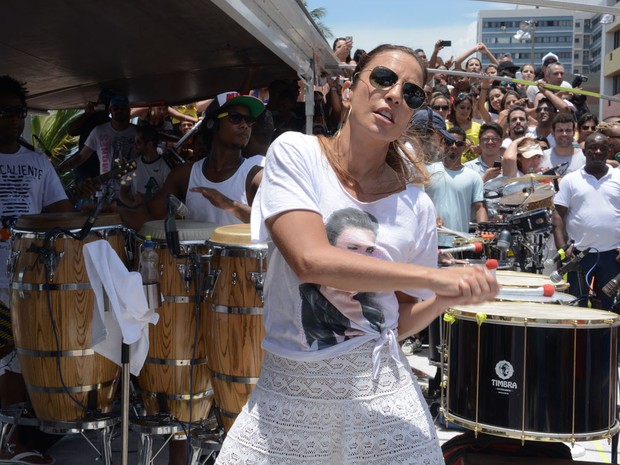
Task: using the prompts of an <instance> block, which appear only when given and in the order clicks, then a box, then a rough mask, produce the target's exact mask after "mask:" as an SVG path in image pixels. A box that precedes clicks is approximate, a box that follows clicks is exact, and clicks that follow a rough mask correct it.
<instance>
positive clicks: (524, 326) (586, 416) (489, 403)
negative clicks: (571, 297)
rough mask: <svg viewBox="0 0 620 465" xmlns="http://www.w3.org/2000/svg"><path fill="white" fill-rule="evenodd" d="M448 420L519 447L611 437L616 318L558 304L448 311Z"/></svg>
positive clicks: (490, 305) (505, 304) (499, 305)
mask: <svg viewBox="0 0 620 465" xmlns="http://www.w3.org/2000/svg"><path fill="white" fill-rule="evenodd" d="M444 322H445V323H447V324H446V325H445V328H446V340H447V345H448V349H447V361H446V362H445V363H443V366H444V367H446V369H447V376H444V379H447V387H446V389H445V391H446V393H447V396H446V403H445V410H444V413H445V417H446V419H447V420H448V421H450V422H453V423H456V424H459V425H461V426H464V427H466V428H468V429H471V430H473V431H475V432H476V433H478V432H484V433H488V434H494V435H498V436H506V437H512V438H515V439H519V440H521V441H525V440H543V441H570V442H574V441H588V440H594V439H600V438H611V437H612V436H613V435H614V434H616V433H617V432H618V430H619V428H620V426H619V424H618V420H617V418H616V396H617V394H616V389H617V387H616V384H617V379H618V372H617V350H618V327H619V326H620V317H618V315H616V314H613V313H610V312H604V311H597V310H589V309H583V308H574V307H567V306H560V305H552V304H536V303H528V304H527V305H524V304H522V303H521V304H519V303H511V302H493V303H488V304H484V305H480V306H460V307H454V308H452V309H450V311H449V314H448V315H447V317H446V318H444Z"/></svg>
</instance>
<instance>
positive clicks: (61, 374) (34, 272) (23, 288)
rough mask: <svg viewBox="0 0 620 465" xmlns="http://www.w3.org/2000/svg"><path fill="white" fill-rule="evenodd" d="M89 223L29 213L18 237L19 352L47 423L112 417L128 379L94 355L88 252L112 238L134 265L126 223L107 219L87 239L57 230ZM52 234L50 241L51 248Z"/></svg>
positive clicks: (15, 320) (14, 313) (15, 312)
mask: <svg viewBox="0 0 620 465" xmlns="http://www.w3.org/2000/svg"><path fill="white" fill-rule="evenodd" d="M86 219H87V215H84V214H80V213H77V212H76V213H57V214H40V215H25V216H22V217H20V218H19V220H18V221H17V224H16V227H15V230H14V235H13V238H12V245H11V247H12V253H11V259H10V270H11V274H12V277H11V318H12V324H13V333H14V336H15V347H16V351H17V355H18V357H19V361H20V364H21V369H22V374H23V376H24V381H25V383H26V387H27V389H28V394H29V396H30V401H31V403H32V407H33V408H34V411H35V413H36V415H37V417H38V418H39V419H40V420H45V421H52V422H61V421H79V420H82V419H83V418H84V416H85V415H86V413H87V411H95V410H97V411H99V412H102V413H108V412H109V411H110V410H111V407H112V400H113V397H114V393H115V390H116V386H117V385H118V381H119V379H120V367H119V366H117V365H116V364H114V363H113V362H111V361H110V360H108V359H107V358H105V357H103V356H101V355H99V354H96V353H95V352H94V351H93V349H92V345H93V344H92V321H93V309H94V293H93V291H92V289H91V286H90V283H89V280H88V275H87V273H86V268H85V265H84V258H83V246H84V244H85V243H88V242H93V241H96V240H101V239H103V240H106V241H108V242H109V243H110V245H111V246H112V248H113V249H114V250H115V251H116V252H117V253H118V255H119V256H120V257H121V260H123V261H126V257H125V235H124V229H123V227H122V226H121V225H122V222H121V219H120V217H119V216H118V215H117V214H104V213H102V214H100V215H99V216H98V217H97V220H96V222H95V224H94V225H93V227H92V229H91V231H90V233H89V235H88V237H87V238H86V239H85V240H84V241H79V240H77V239H74V238H72V237H71V236H70V235H69V234H67V233H63V232H58V233H55V232H54V233H51V230H52V229H54V228H56V227H62V228H64V229H66V230H70V231H71V232H72V233H78V232H79V231H80V229H81V228H82V226H83V225H84V223H85V222H86ZM47 232H50V233H51V234H49V237H50V240H49V241H48V243H47V244H44V242H45V237H46V234H47ZM46 262H47V263H49V264H50V266H49V271H50V272H49V273H48V274H47V278H46V267H45V264H44V263H46ZM48 283H49V291H48V290H47V289H48V286H47V284H48ZM48 298H49V303H48Z"/></svg>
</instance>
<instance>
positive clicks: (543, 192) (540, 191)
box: [499, 184, 555, 205]
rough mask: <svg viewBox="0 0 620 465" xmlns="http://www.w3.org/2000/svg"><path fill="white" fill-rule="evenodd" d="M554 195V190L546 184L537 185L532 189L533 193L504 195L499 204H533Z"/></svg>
mask: <svg viewBox="0 0 620 465" xmlns="http://www.w3.org/2000/svg"><path fill="white" fill-rule="evenodd" d="M554 195H555V190H553V187H551V186H549V185H548V184H539V185H538V186H536V187H535V188H534V191H533V192H531V193H530V191H528V190H526V191H525V192H523V191H522V192H514V193H512V194H508V195H504V196H503V197H502V198H501V199H500V201H499V203H500V204H501V205H521V204H522V203H524V204H528V203H534V202H538V201H540V200H546V199H548V198H550V197H553V196H554Z"/></svg>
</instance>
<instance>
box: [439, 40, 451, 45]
mask: <svg viewBox="0 0 620 465" xmlns="http://www.w3.org/2000/svg"><path fill="white" fill-rule="evenodd" d="M439 45H441V46H442V47H452V41H451V40H442V41H441V42H439Z"/></svg>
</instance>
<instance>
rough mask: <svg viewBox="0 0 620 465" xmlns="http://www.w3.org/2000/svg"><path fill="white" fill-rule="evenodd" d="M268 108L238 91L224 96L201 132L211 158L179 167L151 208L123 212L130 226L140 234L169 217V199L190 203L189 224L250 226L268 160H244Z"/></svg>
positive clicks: (212, 108) (215, 102) (211, 108)
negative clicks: (144, 227)
mask: <svg viewBox="0 0 620 465" xmlns="http://www.w3.org/2000/svg"><path fill="white" fill-rule="evenodd" d="M264 108H265V107H264V105H263V103H262V102H261V101H260V100H259V99H257V98H255V97H250V96H247V95H240V94H239V93H237V92H226V93H223V94H219V95H218V96H217V97H216V98H215V99H213V101H212V102H211V103H210V104H209V106H208V107H207V109H206V110H205V113H204V121H203V123H202V128H201V131H199V132H198V133H197V134H196V136H195V137H203V138H204V140H205V143H206V145H207V147H208V155H207V156H206V157H205V158H204V159H201V160H198V161H196V162H194V163H193V164H189V163H185V164H183V165H180V166H177V167H176V168H174V169H173V170H172V172H171V173H170V174H169V175H168V178H167V179H166V182H165V183H164V186H163V187H162V189H161V190H160V191H159V192H158V193H157V194H156V195H155V196H154V197H153V198H152V199H151V200H150V201H149V202H148V203H146V204H145V205H143V206H141V207H137V208H135V209H127V208H121V209H119V211H120V213H121V216H122V218H123V220H124V221H125V223H126V224H127V225H129V226H130V227H132V228H134V229H139V228H140V227H141V226H142V224H143V223H144V222H146V221H150V220H156V219H163V218H165V216H166V214H167V210H168V205H167V202H168V200H167V199H168V196H169V195H174V196H176V197H177V198H178V199H180V200H181V201H183V202H185V204H186V205H187V208H188V210H189V215H188V219H191V220H194V221H201V222H210V223H214V224H216V225H229V224H237V223H248V222H249V220H250V212H251V205H252V201H253V200H254V195H255V193H256V190H257V189H258V185H259V184H260V181H261V179H262V169H263V165H264V159H265V157H263V156H262V155H256V156H253V157H250V158H247V159H246V158H244V157H243V156H242V150H243V148H244V147H245V146H246V145H247V143H248V141H249V139H250V135H251V133H252V125H253V124H254V122H255V121H256V118H257V117H258V116H259V115H260V114H261V113H262V112H263V111H264Z"/></svg>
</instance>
